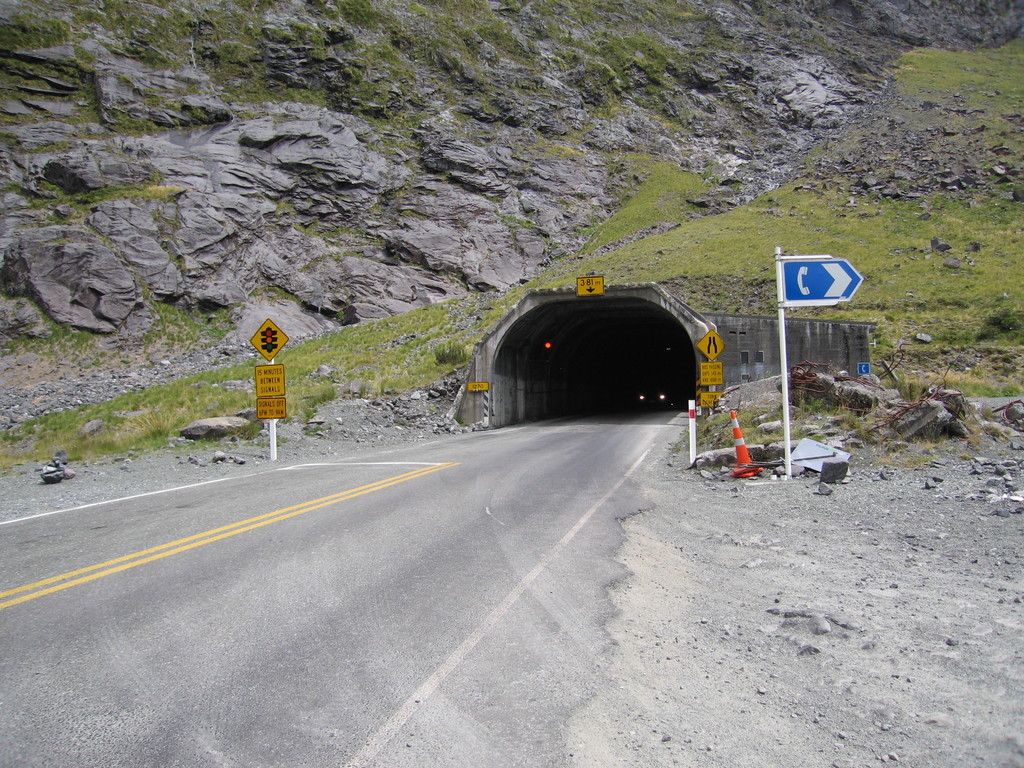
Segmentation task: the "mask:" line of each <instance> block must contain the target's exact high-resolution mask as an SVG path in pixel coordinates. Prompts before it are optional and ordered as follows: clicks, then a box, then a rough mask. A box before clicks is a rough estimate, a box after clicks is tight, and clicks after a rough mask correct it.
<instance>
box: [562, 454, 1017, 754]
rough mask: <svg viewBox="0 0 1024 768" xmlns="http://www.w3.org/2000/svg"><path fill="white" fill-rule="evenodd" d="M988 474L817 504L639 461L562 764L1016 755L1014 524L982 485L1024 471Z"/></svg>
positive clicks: (871, 479) (867, 475) (924, 477)
mask: <svg viewBox="0 0 1024 768" xmlns="http://www.w3.org/2000/svg"><path fill="white" fill-rule="evenodd" d="M982 466H983V465H981V464H979V463H978V462H971V461H967V460H948V459H942V460H939V461H938V462H937V463H936V464H933V465H929V466H926V467H922V468H921V469H916V470H909V469H891V468H886V469H884V470H883V469H880V468H876V467H871V466H870V465H861V466H857V467H856V468H855V469H854V470H853V473H852V475H851V477H850V478H849V480H848V482H847V483H845V484H841V485H837V486H834V487H832V488H833V492H832V493H831V494H830V495H827V496H824V495H819V487H818V484H817V481H816V479H814V478H811V479H803V480H801V479H794V480H786V481H784V480H767V481H764V480H763V481H746V480H745V481H739V480H727V481H720V480H710V481H709V480H707V479H704V478H702V477H701V476H700V475H699V474H697V473H695V472H693V471H686V470H679V469H678V467H675V468H674V467H672V466H670V465H669V457H668V456H666V457H664V459H663V461H661V462H652V463H650V464H648V465H647V467H646V468H645V470H644V471H643V473H642V475H641V477H640V478H639V480H640V482H641V483H643V485H644V488H645V490H646V492H647V494H648V496H649V497H650V500H651V502H652V504H653V509H652V510H651V511H648V512H644V513H641V514H639V515H636V516H634V517H633V518H631V519H629V520H628V521H626V523H625V526H626V530H627V534H628V535H627V540H626V543H625V545H624V547H623V549H622V551H621V553H620V558H621V560H622V562H623V563H624V564H625V565H626V566H627V567H628V568H629V570H630V571H631V572H632V576H630V577H629V578H627V579H626V580H625V581H623V582H622V583H620V584H618V585H617V586H616V587H615V588H614V589H613V593H612V598H613V600H614V602H615V605H616V606H617V608H618V609H619V611H620V613H619V616H618V617H617V618H616V619H614V620H613V621H612V622H611V624H610V626H609V630H610V632H611V634H612V637H613V640H614V642H615V645H614V650H613V651H612V653H611V654H610V658H609V660H608V661H609V667H608V679H607V684H606V686H605V688H604V691H603V693H602V694H601V695H599V696H598V697H596V698H595V699H594V700H593V701H592V702H591V703H590V705H589V706H588V707H586V708H585V709H584V710H583V711H582V712H580V713H579V714H578V716H577V717H576V718H575V719H574V721H573V724H572V727H571V729H570V732H569V739H568V745H567V746H568V749H569V751H570V752H571V753H572V754H573V756H574V759H573V762H572V765H574V766H575V767H576V768H591V767H593V768H597V767H598V766H600V767H601V768H607V767H608V766H614V765H623V766H626V765H629V766H638V765H642V766H678V765H685V766H723V767H725V766H728V767H729V768H737V767H738V766H783V765H801V766H830V767H832V768H856V767H858V766H874V765H877V764H879V763H880V762H882V763H888V762H892V763H897V762H898V763H899V764H902V765H912V766H929V767H937V766H949V768H953V766H957V767H958V768H959V767H961V766H965V765H985V766H1000V767H1001V766H1015V767H1016V766H1024V643H1022V639H1024V567H1022V562H1024V561H1022V556H1021V552H1022V551H1024V547H1022V544H1024V515H1022V514H1020V511H1021V509H1022V505H1021V504H1020V503H1018V502H1016V501H1012V500H1010V498H1009V496H1012V494H1009V496H1008V495H1007V494H1006V493H999V494H995V493H992V492H991V489H992V488H993V487H994V486H995V484H997V483H1001V484H1003V485H1000V486H999V487H998V489H999V490H1000V491H1001V490H1002V489H1003V488H1004V487H1005V486H1012V483H1013V482H1014V479H1013V476H1014V475H1016V476H1017V477H1019V475H1020V471H1021V468H1020V464H1019V463H1017V462H1015V461H1013V460H1009V459H1003V460H1002V461H1001V462H993V463H992V464H990V465H989V466H994V467H996V469H997V471H998V472H999V473H1001V472H1003V471H1004V470H1005V471H1007V472H1008V473H1009V475H1010V478H1009V479H1007V476H1006V475H1002V474H996V472H993V473H992V474H989V473H987V472H986V471H984V470H983V469H981V467H982ZM1008 468H1009V469H1008Z"/></svg>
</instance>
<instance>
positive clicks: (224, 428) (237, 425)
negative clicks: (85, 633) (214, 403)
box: [179, 416, 252, 440]
mask: <svg viewBox="0 0 1024 768" xmlns="http://www.w3.org/2000/svg"><path fill="white" fill-rule="evenodd" d="M251 423H252V422H250V421H249V420H248V419H243V418H242V417H241V416H213V417H211V418H208V419H197V420H196V421H193V422H192V423H191V424H188V425H187V426H184V427H182V428H181V429H180V430H179V434H180V435H181V436H182V437H184V438H187V439H188V440H216V439H219V438H222V437H229V436H231V435H234V434H237V433H238V432H240V431H242V430H243V429H245V428H246V427H247V426H249V424H251Z"/></svg>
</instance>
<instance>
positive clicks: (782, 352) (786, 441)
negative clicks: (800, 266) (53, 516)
mask: <svg viewBox="0 0 1024 768" xmlns="http://www.w3.org/2000/svg"><path fill="white" fill-rule="evenodd" d="M782 280H783V277H782V248H780V247H778V246H776V248H775V284H776V287H777V289H778V295H779V362H780V363H781V365H782V449H783V451H784V456H785V459H786V474H785V477H786V479H787V480H788V479H790V478H791V477H793V449H792V447H791V446H790V436H791V432H790V427H789V358H788V356H787V354H786V307H785V306H784V304H785V299H786V296H785V292H784V289H783V283H782Z"/></svg>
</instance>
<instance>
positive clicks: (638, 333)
mask: <svg viewBox="0 0 1024 768" xmlns="http://www.w3.org/2000/svg"><path fill="white" fill-rule="evenodd" d="M696 368H697V362H696V355H695V352H694V341H693V339H692V338H691V336H690V332H689V331H688V330H687V328H686V327H684V325H683V324H682V323H681V322H680V320H679V319H678V318H677V317H676V316H675V315H673V314H672V312H670V311H668V310H667V309H665V308H664V307H663V306H661V305H660V304H657V303H654V302H652V301H649V300H647V299H644V298H639V297H636V296H620V297H601V298H593V299H590V298H587V299H576V298H566V299H565V300H562V301H550V302H548V303H544V304H542V305H540V306H538V307H536V308H535V309H533V310H531V311H530V312H528V313H527V314H525V315H523V316H522V317H520V318H519V319H518V320H517V321H516V322H515V323H514V324H513V325H512V326H511V327H510V328H509V329H508V331H507V332H506V333H505V334H504V335H503V337H502V338H501V341H500V345H499V346H498V347H497V349H496V351H495V354H494V358H493V363H492V366H491V378H492V379H493V381H494V382H495V384H496V387H495V390H494V392H493V395H492V397H493V398H494V399H495V400H496V401H497V402H495V405H496V406H498V408H497V413H496V415H497V416H498V423H497V424H496V426H500V425H501V424H510V423H516V422H520V421H535V420H539V419H548V418H554V417H558V416H566V415H573V414H593V413H608V412H624V411H631V410H637V409H646V410H651V409H676V410H679V409H683V408H686V406H687V401H688V400H691V399H694V398H695V394H696V380H697V370H696Z"/></svg>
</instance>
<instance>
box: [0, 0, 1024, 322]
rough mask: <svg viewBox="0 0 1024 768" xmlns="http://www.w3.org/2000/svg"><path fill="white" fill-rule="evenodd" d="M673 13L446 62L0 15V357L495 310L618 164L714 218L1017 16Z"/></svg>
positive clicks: (417, 38) (806, 1) (311, 34)
mask: <svg viewBox="0 0 1024 768" xmlns="http://www.w3.org/2000/svg"><path fill="white" fill-rule="evenodd" d="M691 5H692V6H693V8H692V13H689V14H687V15H686V16H685V18H682V19H672V18H669V17H666V18H663V19H662V18H659V21H658V22H657V24H656V25H655V23H654V22H652V21H651V19H652V18H655V17H657V14H647V15H645V14H644V12H643V9H642V8H640V7H639V6H637V7H636V8H634V7H633V6H631V5H629V4H624V5H623V6H622V7H621V8H620V9H618V11H617V12H616V13H614V14H613V13H611V12H610V11H609V15H608V16H607V17H606V18H604V17H601V18H592V17H589V16H585V15H581V14H575V15H574V13H575V8H574V6H572V5H571V4H570V5H569V6H566V9H565V10H566V16H565V17H564V18H560V19H558V20H557V23H555V22H553V21H552V20H551V19H549V18H546V17H544V16H543V14H542V13H541V11H540V10H538V9H537V8H535V7H533V6H531V5H526V6H524V7H522V8H517V7H513V6H508V7H501V8H497V9H492V10H490V11H488V13H489V14H491V16H490V18H491V20H492V22H493V23H492V27H491V28H490V32H487V31H486V28H485V27H479V28H477V31H472V30H471V29H470V26H471V25H470V26H467V28H466V30H464V32H465V34H460V35H458V36H457V37H458V40H459V41H460V42H459V44H458V45H454V44H448V43H447V42H446V40H447V38H445V37H444V35H445V34H446V30H444V29H441V28H439V27H436V26H435V27H432V26H431V25H432V24H434V21H432V20H431V19H430V18H427V17H424V16H421V15H416V14H415V13H413V12H412V11H410V10H395V9H388V8H384V7H383V6H382V7H377V6H375V5H374V4H372V3H371V4H368V5H367V6H366V13H365V14H364V15H363V16H361V17H359V18H345V19H341V18H338V17H337V15H335V16H333V17H332V16H330V15H325V14H318V13H317V12H315V11H314V10H310V9H308V8H306V9H302V8H297V7H292V6H290V5H286V4H278V5H273V6H271V7H269V8H268V10H267V11H266V12H265V13H263V14H262V16H259V17H252V16H251V14H247V13H244V12H242V11H241V10H240V9H239V8H236V7H235V6H234V5H232V4H230V3H228V4H226V5H224V6H223V8H221V9H220V10H219V11H218V13H221V12H222V13H223V14H225V15H223V16H217V15H216V14H215V12H214V11H213V10H209V9H207V10H200V11H197V12H196V14H195V17H194V18H189V19H185V20H182V19H181V18H180V11H178V10H177V9H174V8H171V7H169V8H158V7H156V6H153V7H150V6H147V9H146V12H145V13H143V14H141V15H140V18H139V19H136V20H135V21H133V22H131V23H128V22H124V23H119V22H117V21H116V20H112V19H108V20H106V21H95V20H94V21H90V22H88V23H83V24H81V25H79V24H78V23H77V22H76V17H75V15H74V14H73V13H72V12H71V11H72V10H73V9H74V7H75V4H74V3H65V4H62V5H61V6H60V7H59V8H50V7H48V6H45V4H44V3H42V2H41V0H40V2H38V3H37V2H35V0H27V2H24V3H19V4H17V7H16V8H15V7H13V6H11V5H6V4H4V5H0V19H2V20H6V22H7V24H8V28H9V29H11V30H22V31H24V30H28V31H29V32H33V31H34V33H35V34H36V36H37V40H36V44H35V45H30V44H25V45H11V44H2V43H0V58H2V59H3V61H4V63H5V66H6V67H7V69H8V70H9V71H10V73H11V78H10V86H9V87H8V91H7V93H8V96H6V97H5V98H4V99H3V100H0V114H2V115H4V116H5V121H6V122H7V123H8V125H7V127H6V128H5V136H4V140H3V142H0V184H2V185H3V186H4V187H5V188H6V190H7V191H6V192H5V194H4V195H3V198H2V206H0V252H2V256H0V258H2V270H0V291H2V293H3V295H4V297H5V298H3V304H2V305H0V308H2V309H3V311H0V337H6V338H10V337H12V336H14V335H17V334H21V333H30V332H34V331H31V330H30V329H35V328H38V323H36V322H35V321H33V320H32V319H31V318H30V317H29V316H28V315H29V314H30V313H31V309H30V306H34V307H38V309H39V310H41V311H42V312H44V313H45V314H46V315H48V316H49V317H50V318H51V319H53V320H55V321H57V322H58V323H64V324H68V325H71V326H74V327H76V328H82V329H87V330H90V331H94V332H97V333H105V334H116V335H118V337H120V338H122V339H124V340H125V341H130V340H131V339H133V338H137V337H138V336H139V334H141V333H143V332H144V331H146V330H147V329H148V328H150V327H151V324H152V323H153V322H154V317H155V313H154V312H153V309H152V307H153V304H154V303H155V302H169V303H174V304H176V305H177V306H179V307H180V308H182V309H184V310H186V311H196V312H200V311H206V310H209V309H215V308H224V307H234V308H238V307H243V306H245V305H246V304H253V303H256V302H258V301H259V300H260V297H261V296H262V295H263V294H264V293H266V292H267V291H271V290H273V291H283V292H284V293H286V294H288V295H289V296H291V297H292V300H293V302H294V305H295V306H296V307H297V308H300V309H301V310H302V311H304V312H306V313H309V314H310V315H311V316H315V317H316V318H317V319H316V322H314V323H313V324H312V326H311V327H315V328H317V329H323V328H324V327H326V328H330V327H336V326H337V325H338V324H341V323H354V322H358V321H359V320H362V319H367V318H376V317H383V316H387V315H393V314H398V313H401V312H405V311H407V310H409V309H411V308H414V307H418V306H422V305H424V304H428V303H431V302H436V301H440V300H443V299H446V298H449V297H452V296H458V295H462V294H465V293H467V292H470V291H501V290H504V289H506V288H508V287H510V286H513V285H516V284H517V283H520V282H522V281H525V280H527V279H529V278H530V277H532V276H533V275H535V274H536V273H537V272H538V271H539V270H540V269H541V268H542V267H543V266H544V265H545V264H547V263H548V262H549V261H550V260H551V259H552V258H554V257H557V256H560V255H562V254H565V253H571V252H572V251H574V250H575V249H577V248H578V247H579V246H580V245H581V244H582V243H583V242H585V239H586V230H587V228H588V227H591V226H592V225H594V224H595V223H597V222H599V221H601V220H602V219H604V218H605V217H607V216H608V215H609V213H610V212H611V211H612V210H613V208H614V205H615V202H614V201H615V200H617V199H621V195H622V192H623V190H624V189H627V188H628V186H629V184H630V180H629V179H628V178H623V177H622V176H621V172H620V170H619V165H618V162H617V161H618V159H619V158H620V156H621V155H623V154H625V153H641V154H647V155H650V156H652V157H655V158H658V159H665V160H670V161H672V162H674V163H677V164H678V165H680V166H681V167H683V168H687V169H690V170H694V171H697V172H701V173H711V174H713V175H716V176H717V177H719V178H720V179H722V180H726V181H728V182H729V186H728V187H723V189H725V192H723V193H722V194H720V195H718V196H717V197H716V198H715V199H709V200H704V201H700V202H701V205H702V206H703V207H705V208H706V209H707V210H708V212H714V211H716V210H720V209H721V208H722V207H723V206H725V207H727V206H729V205H732V204H735V203H737V202H743V201H745V200H748V199H750V198H751V197H752V196H753V195H755V194H757V193H759V192H761V191H764V190H765V189H769V188H772V187H773V186H775V185H777V184H779V183H781V182H783V181H784V180H786V179H787V178H788V177H789V175H790V174H791V173H792V172H793V170H794V169H795V168H796V167H797V166H796V164H797V162H798V161H799V160H800V158H801V157H802V156H803V154H804V153H805V152H806V151H807V150H808V149H810V148H811V147H813V146H815V145H816V144H817V143H818V142H820V141H821V140H822V139H823V138H825V137H828V136H831V135H834V134H836V133H837V132H839V131H841V130H842V129H843V128H844V126H846V125H848V124H849V123H850V121H851V120H854V119H856V118H857V117H858V116H859V115H861V114H863V113H864V111H865V110H867V109H870V108H871V106H872V105H873V104H874V103H876V102H877V101H878V100H879V99H881V98H883V97H884V96H886V92H885V82H884V66H885V65H886V64H887V63H888V62H890V61H891V60H892V59H893V58H894V57H895V56H896V55H897V54H898V53H899V52H900V51H901V50H904V49H906V47H907V46H909V45H948V46H976V45H988V44H997V43H1000V42H1003V41H1005V40H1007V39H1009V38H1011V37H1013V36H1015V35H1017V34H1019V31H1020V28H1021V20H1022V18H1024V4H1022V3H1021V2H1020V1H1019V0H997V1H995V2H970V3H968V2H953V3H944V4H941V7H939V6H940V4H937V3H933V2H929V1H928V0H899V1H897V0H870V1H869V0H859V1H858V2H833V1H831V0H791V1H790V2H781V3H762V2H754V3H745V2H695V3H692V4H691ZM176 14H178V15H176ZM232 14H233V15H232ZM388 14H391V15H390V16H389V15H388ZM385 17H386V18H387V19H389V22H388V24H389V25H390V26H387V25H383V24H381V23H379V19H381V18H385ZM90 18H91V17H90ZM33 19H35V21H33ZM42 19H49V20H50V22H48V24H49V25H48V24H47V23H44V22H43V21H41V20H42ZM584 19H586V22H585V23H584V21H583V20H584ZM442 21H443V20H442ZM438 23H440V22H438ZM33 24H34V25H35V26H33ZM54 24H57V25H58V26H57V27H55V26H54ZM60 24H63V25H64V27H59V25H60ZM174 24H179V25H182V24H183V26H177V27H175V26H173V25H174ZM467 24H468V22H467ZM133 25H134V26H133ZM232 25H234V26H232ZM556 26H557V30H556ZM55 29H56V30H57V31H54V30H55ZM430 30H433V32H432V34H434V35H435V36H436V37H434V38H431V37H430V34H431V32H430ZM495 30H499V31H500V34H499V33H498V32H496V31H495ZM172 31H174V33H175V34H176V35H177V37H175V36H174V35H172V34H171V32H172ZM485 33H486V34H485ZM488 35H490V37H488ZM2 39H4V40H9V39H15V38H14V37H12V36H8V37H5V38H2ZM453 39H454V38H453ZM650 41H656V44H655V43H652V42H650ZM645 46H646V47H645ZM617 51H625V52H626V53H625V54H624V55H626V59H622V58H621V56H620V53H617ZM381 52H384V54H382V53H381ZM663 59H664V60H663ZM289 89H290V90H289ZM255 94H259V95H255ZM268 94H269V96H268ZM293 94H301V95H302V96H303V98H304V99H305V100H306V101H307V102H312V101H319V102H320V106H313V105H311V104H310V103H301V104H300V103H297V102H296V101H295V100H294V99H292V98H291V96H292V95H293ZM865 183H868V182H865ZM26 302H31V305H29V304H27V303H26Z"/></svg>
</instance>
